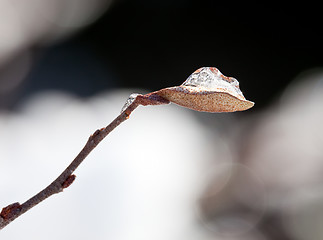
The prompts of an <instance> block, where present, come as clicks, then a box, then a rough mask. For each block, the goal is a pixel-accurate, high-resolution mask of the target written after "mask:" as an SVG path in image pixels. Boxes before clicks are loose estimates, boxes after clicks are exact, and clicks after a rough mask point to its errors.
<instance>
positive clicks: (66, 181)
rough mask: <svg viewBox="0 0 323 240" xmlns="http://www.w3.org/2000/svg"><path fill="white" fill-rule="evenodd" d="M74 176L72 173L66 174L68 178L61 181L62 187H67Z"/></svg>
mask: <svg viewBox="0 0 323 240" xmlns="http://www.w3.org/2000/svg"><path fill="white" fill-rule="evenodd" d="M75 178H76V176H75V175H74V174H72V175H70V176H68V178H67V179H66V180H65V182H63V184H62V188H68V187H69V186H70V185H71V184H72V183H73V182H74V180H75Z"/></svg>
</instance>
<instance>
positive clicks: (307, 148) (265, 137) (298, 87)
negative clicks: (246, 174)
mask: <svg viewBox="0 0 323 240" xmlns="http://www.w3.org/2000/svg"><path fill="white" fill-rule="evenodd" d="M322 103H323V69H313V70H310V71H307V72H304V73H302V74H301V75H300V76H299V77H298V78H297V79H296V80H295V81H293V82H292V84H291V85H290V86H289V87H288V88H287V89H286V91H285V93H284V94H283V95H282V97H281V99H280V101H279V102H278V104H275V105H274V106H273V107H272V108H271V109H269V110H267V111H266V112H265V113H263V114H262V115H261V116H260V118H259V119H258V123H257V124H255V128H254V129H253V132H252V134H250V139H249V140H248V144H245V147H246V149H244V151H245V153H246V154H245V155H244V156H243V160H242V161H243V162H245V163H246V164H247V165H248V166H249V167H250V169H252V170H253V171H255V172H257V174H258V175H259V176H261V178H262V181H263V182H264V185H265V187H266V192H267V196H268V207H269V211H271V212H272V213H276V214H279V217H280V218H281V219H282V222H283V223H284V224H283V227H284V230H285V231H286V232H287V234H288V235H290V236H291V237H292V239H296V240H311V239H323V229H322V219H323V211H322V200H323V197H322V194H320V192H321V190H320V189H322V184H323V174H322V173H323V151H322V146H323V125H322V123H323V107H322ZM244 191H248V189H247V188H246V189H245V190H244Z"/></svg>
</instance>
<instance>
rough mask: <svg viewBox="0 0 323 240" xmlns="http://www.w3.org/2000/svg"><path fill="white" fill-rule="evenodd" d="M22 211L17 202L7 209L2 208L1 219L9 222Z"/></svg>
mask: <svg viewBox="0 0 323 240" xmlns="http://www.w3.org/2000/svg"><path fill="white" fill-rule="evenodd" d="M20 210H21V205H20V203H18V202H16V203H13V204H10V205H8V206H7V207H4V208H2V211H1V213H0V217H1V218H3V220H7V219H10V218H12V217H13V216H15V215H16V214H17V213H18V212H20Z"/></svg>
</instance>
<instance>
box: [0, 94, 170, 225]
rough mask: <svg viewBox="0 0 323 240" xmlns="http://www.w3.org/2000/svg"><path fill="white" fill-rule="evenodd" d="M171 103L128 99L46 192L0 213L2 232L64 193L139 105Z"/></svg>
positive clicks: (142, 97)
mask: <svg viewBox="0 0 323 240" xmlns="http://www.w3.org/2000/svg"><path fill="white" fill-rule="evenodd" d="M168 103H169V101H168V100H166V99H164V98H162V97H160V96H158V95H156V94H147V95H140V94H138V95H135V96H132V97H130V98H129V99H128V101H127V102H126V105H125V107H124V110H123V111H122V112H121V113H120V115H119V116H118V117H117V118H115V119H114V120H113V121H112V122H111V123H110V124H109V125H108V126H106V127H105V128H101V129H99V130H96V131H95V132H94V133H93V134H92V135H91V136H90V137H89V139H88V141H87V142H86V144H85V146H84V147H83V149H82V150H81V151H80V153H79V154H78V155H77V156H76V157H75V159H74V160H73V161H72V162H71V164H70V165H69V166H68V167H67V168H66V169H65V170H64V171H63V172H62V173H61V175H59V176H58V177H57V178H56V179H55V180H54V181H53V182H52V183H51V184H50V185H48V186H47V187H46V188H45V189H44V190H42V191H41V192H39V193H38V194H36V195H35V196H33V197H32V198H30V199H29V200H27V201H26V202H24V203H23V204H19V203H13V204H10V205H9V206H7V207H4V208H3V209H2V211H1V213H0V230H1V229H2V228H4V227H5V226H7V225H8V224H9V223H10V222H12V221H13V220H15V219H16V218H17V217H19V216H20V215H22V214H23V213H25V212H27V211H28V210H29V209H31V208H32V207H34V206H36V205H37V204H39V203H40V202H42V201H44V200H45V199H46V198H48V197H50V196H51V195H53V194H55V193H59V192H62V191H63V189H64V188H67V187H68V186H69V185H70V184H72V182H73V181H74V179H75V175H73V174H72V173H73V172H74V171H75V170H76V169H77V168H78V166H79V165H80V164H81V163H82V162H83V160H84V159H85V158H86V157H87V156H88V155H89V153H90V152H91V151H92V150H93V149H94V148H95V147H96V146H97V145H98V144H99V143H100V142H101V141H102V140H103V139H104V138H105V137H106V136H107V135H108V134H109V133H110V132H111V131H113V130H114V129H115V128H116V127H117V126H119V125H120V124H121V123H122V122H124V121H125V120H127V119H128V118H129V116H130V114H131V113H132V112H133V111H134V110H135V109H136V108H137V107H138V106H139V105H144V106H146V105H159V104H168Z"/></svg>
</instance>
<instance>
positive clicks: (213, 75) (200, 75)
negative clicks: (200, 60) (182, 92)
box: [182, 67, 243, 96]
mask: <svg viewBox="0 0 323 240" xmlns="http://www.w3.org/2000/svg"><path fill="white" fill-rule="evenodd" d="M182 85H183V86H193V87H201V88H206V89H207V90H209V91H219V90H220V91H224V90H229V91H232V92H234V93H236V94H238V95H240V96H243V94H242V92H241V90H240V88H239V82H238V80H237V79H235V78H232V77H226V76H224V75H223V74H222V73H221V72H220V71H219V70H218V69H217V68H215V67H202V68H200V69H198V70H196V71H195V72H193V73H192V74H191V75H190V76H189V77H188V78H187V79H186V81H185V82H184V83H183V84H182Z"/></svg>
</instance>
